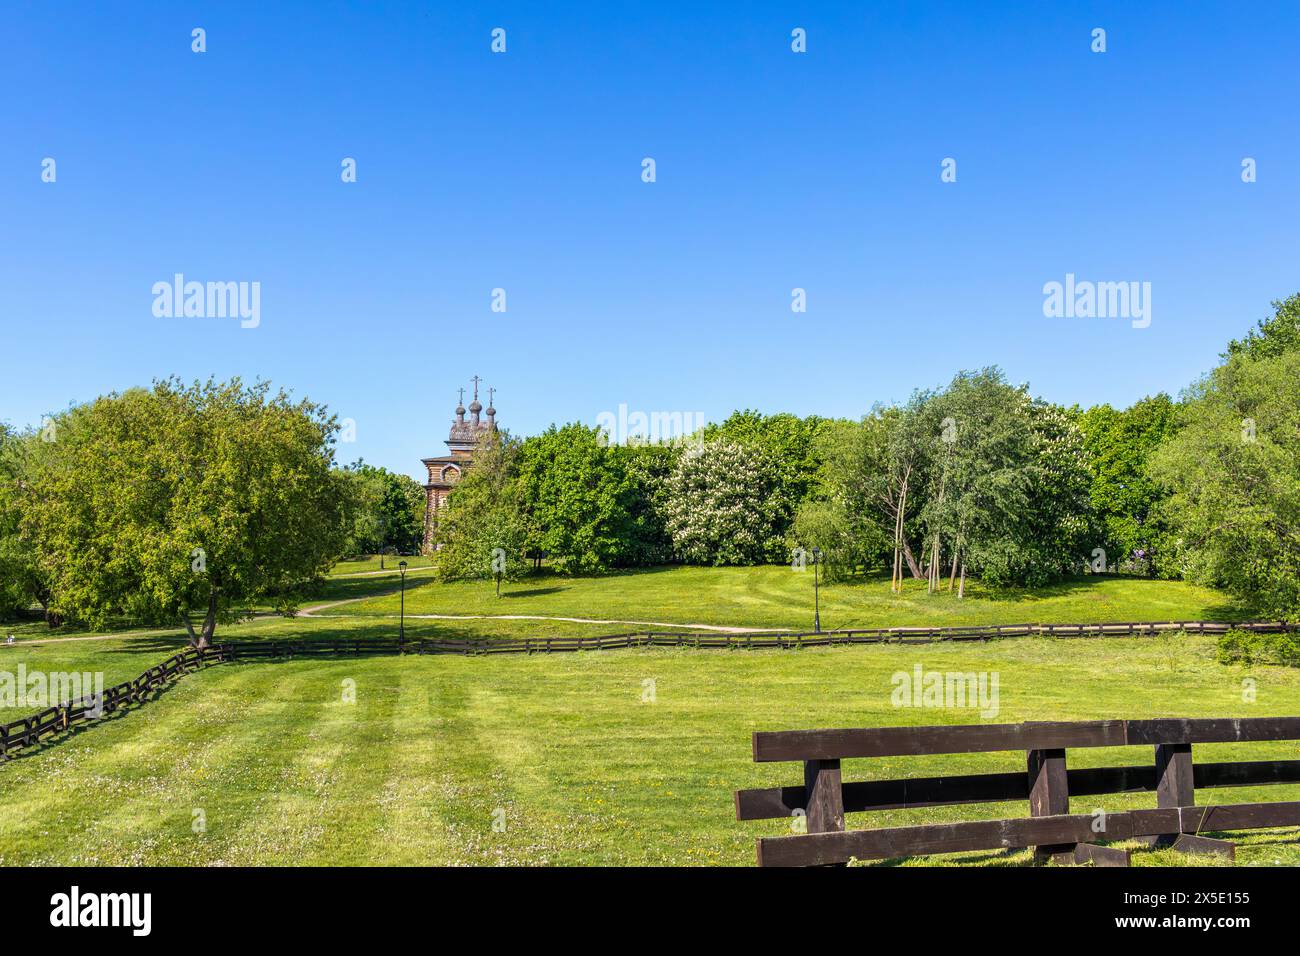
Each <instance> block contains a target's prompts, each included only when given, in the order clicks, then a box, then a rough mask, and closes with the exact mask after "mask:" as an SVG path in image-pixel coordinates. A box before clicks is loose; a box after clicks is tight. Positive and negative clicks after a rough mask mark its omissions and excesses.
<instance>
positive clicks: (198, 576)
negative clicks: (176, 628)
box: [19, 378, 352, 647]
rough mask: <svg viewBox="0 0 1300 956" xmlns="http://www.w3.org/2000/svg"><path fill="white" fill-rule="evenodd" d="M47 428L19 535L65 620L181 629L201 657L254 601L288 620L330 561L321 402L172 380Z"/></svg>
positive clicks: (339, 499) (334, 526) (333, 484)
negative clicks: (50, 434)
mask: <svg viewBox="0 0 1300 956" xmlns="http://www.w3.org/2000/svg"><path fill="white" fill-rule="evenodd" d="M55 426H56V430H55V435H56V437H55V440H53V441H49V442H43V443H41V444H40V446H39V447H40V449H41V453H40V454H38V455H33V456H31V457H30V459H29V462H28V465H27V469H26V473H25V486H24V488H23V491H22V496H21V502H20V505H19V506H20V508H21V511H22V517H21V519H20V527H21V530H22V533H23V534H24V536H26V537H28V538H29V539H30V540H31V541H32V542H33V544H34V547H35V550H36V553H37V561H38V564H39V567H40V570H41V573H42V574H43V575H45V576H46V578H47V580H48V582H49V588H50V593H51V599H50V606H51V608H52V609H53V610H54V611H56V612H57V613H59V614H62V615H64V616H66V617H67V618H68V619H70V620H74V621H77V622H79V623H84V624H87V625H89V626H95V627H102V626H105V625H106V624H107V623H108V622H109V621H110V620H111V619H113V618H114V617H118V616H123V617H127V618H129V619H131V620H133V621H139V622H142V623H157V624H164V623H176V622H180V623H183V624H184V625H185V627H186V629H187V631H188V632H189V635H190V640H191V642H192V643H193V644H194V645H195V646H198V647H206V646H207V645H208V644H209V643H210V642H211V640H212V636H213V633H214V631H215V629H216V625H217V624H218V623H226V622H230V621H234V620H237V619H239V618H240V617H243V616H246V614H247V613H248V612H247V611H246V610H245V609H246V608H247V606H248V605H249V604H251V603H253V602H255V601H258V600H261V599H264V598H268V597H269V598H274V599H275V600H276V601H277V603H278V606H279V609H280V610H281V611H282V612H283V613H286V614H288V613H292V612H293V610H294V597H293V595H294V594H295V592H296V591H297V589H299V588H300V587H301V586H303V585H304V584H306V583H308V582H310V581H312V580H315V579H317V578H318V577H319V576H320V575H321V574H323V573H324V572H325V571H326V570H327V569H328V568H329V566H330V565H331V564H332V563H333V562H334V561H335V560H336V559H337V558H338V556H339V553H340V550H341V548H342V544H343V540H344V535H345V532H346V526H347V524H348V523H349V522H350V520H351V517H352V516H351V513H350V511H351V504H352V503H351V499H350V495H349V493H348V487H347V484H346V482H345V480H344V479H343V478H342V476H341V475H340V474H339V473H338V472H336V471H335V470H334V469H333V468H332V465H333V436H334V433H335V432H336V431H337V429H338V426H337V423H336V421H335V419H334V418H333V417H332V416H329V415H328V414H327V413H326V411H325V409H324V408H323V407H322V406H319V405H315V404H313V403H311V402H309V401H306V400H302V401H298V402H293V401H291V400H290V399H289V397H288V396H287V395H286V394H285V393H284V392H283V391H281V392H278V393H274V394H273V393H271V391H270V386H269V385H268V384H267V383H265V382H259V383H257V384H255V385H252V386H246V385H244V383H243V382H242V381H241V380H240V379H238V378H236V379H232V380H231V381H229V382H225V383H218V382H214V381H211V380H210V381H208V382H207V383H205V384H201V383H197V382H196V383H195V384H193V385H190V386H185V385H183V384H182V383H181V382H179V381H178V380H176V379H168V380H166V381H160V382H155V383H154V386H153V388H152V389H151V390H144V389H131V390H129V391H126V392H123V393H121V394H116V393H115V394H112V395H108V396H105V397H102V398H99V399H96V400H95V401H93V402H91V403H89V404H86V405H81V406H77V407H74V408H72V409H71V410H69V411H68V412H66V413H63V414H62V415H59V416H58V417H57V418H56V419H55ZM195 615H198V617H199V622H198V629H197V630H196V628H195V622H194V620H193V618H194V616H195Z"/></svg>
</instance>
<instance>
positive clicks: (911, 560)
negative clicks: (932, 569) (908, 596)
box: [903, 536, 925, 581]
mask: <svg viewBox="0 0 1300 956" xmlns="http://www.w3.org/2000/svg"><path fill="white" fill-rule="evenodd" d="M903 560H905V561H906V562H907V569H908V570H909V571H911V572H912V577H913V578H915V579H916V580H918V581H919V580H921V578H923V577H925V569H924V568H922V567H921V565H919V564H917V562H916V557H915V555H913V554H912V545H911V543H910V542H909V541H908V540H907V537H906V536H904V537H903Z"/></svg>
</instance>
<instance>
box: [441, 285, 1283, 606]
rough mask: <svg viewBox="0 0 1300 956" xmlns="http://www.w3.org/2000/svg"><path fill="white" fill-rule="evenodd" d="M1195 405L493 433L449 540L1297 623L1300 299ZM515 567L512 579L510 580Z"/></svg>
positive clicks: (600, 566) (911, 404) (1005, 394)
mask: <svg viewBox="0 0 1300 956" xmlns="http://www.w3.org/2000/svg"><path fill="white" fill-rule="evenodd" d="M1273 307H1274V312H1273V314H1272V315H1271V316H1269V317H1268V318H1266V319H1265V320H1263V321H1261V322H1260V323H1259V324H1258V326H1257V327H1256V328H1255V329H1253V330H1252V331H1250V332H1249V333H1248V334H1247V335H1246V336H1245V337H1244V338H1243V339H1241V340H1239V341H1234V342H1231V343H1229V345H1228V348H1227V351H1226V352H1225V353H1224V356H1223V361H1222V364H1221V365H1220V366H1218V367H1217V368H1216V369H1214V370H1213V371H1212V372H1210V373H1209V374H1207V375H1206V376H1205V377H1204V378H1203V379H1202V380H1201V381H1199V382H1197V383H1194V384H1193V385H1192V386H1191V387H1189V388H1188V389H1187V390H1186V391H1185V392H1184V393H1183V395H1182V396H1180V398H1179V399H1178V400H1175V399H1173V398H1171V397H1170V396H1168V395H1165V394H1157V395H1154V396H1149V397H1147V398H1144V399H1142V400H1141V401H1138V402H1136V403H1135V404H1134V405H1132V406H1131V407H1129V408H1127V409H1116V408H1112V407H1111V406H1109V405H1099V406H1094V407H1091V408H1086V409H1085V408H1080V407H1078V406H1073V407H1068V408H1067V407H1062V406H1058V405H1054V404H1051V403H1049V402H1045V401H1043V400H1041V399H1037V398H1034V397H1033V396H1032V395H1031V394H1030V393H1029V391H1028V387H1027V386H1012V385H1011V384H1009V383H1008V382H1007V381H1006V378H1005V376H1004V375H1003V374H1002V373H1001V372H1000V371H999V370H998V369H996V368H989V369H981V370H977V371H971V372H962V373H960V374H958V375H957V376H956V377H954V378H953V379H952V381H951V382H949V383H948V384H947V385H945V386H942V387H940V388H937V389H932V390H923V391H918V392H916V393H914V394H913V395H912V397H911V398H910V399H909V401H907V402H906V403H903V404H900V405H890V406H879V407H876V408H873V409H872V410H871V412H870V413H869V414H867V415H866V416H864V417H863V418H862V419H861V420H858V421H850V420H837V419H825V418H820V417H816V416H813V417H808V418H799V417H797V416H794V415H789V414H777V415H763V414H760V413H758V412H754V411H740V412H736V413H734V414H733V415H731V417H729V418H728V419H727V420H726V421H724V422H722V423H721V424H716V425H709V426H707V427H706V428H704V429H702V430H701V431H700V432H698V433H696V434H695V435H692V436H687V437H686V439H685V440H683V441H680V442H674V443H667V444H660V445H647V444H639V443H637V442H635V441H633V442H630V443H628V444H623V445H617V444H610V443H609V442H608V441H607V440H606V436H604V435H603V434H602V433H601V432H600V431H599V430H598V429H596V428H591V427H588V426H585V425H581V424H568V425H564V426H552V427H551V428H549V429H548V430H547V431H546V432H544V433H543V434H541V435H538V436H535V437H530V438H526V439H522V440H520V439H517V438H514V437H512V436H510V435H508V434H499V435H496V436H490V437H489V438H488V439H486V443H487V444H486V446H485V447H484V448H483V449H481V450H480V457H479V458H478V459H477V460H476V462H475V465H474V467H473V468H471V469H470V470H469V471H468V472H467V474H466V476H465V478H463V479H462V481H461V483H460V485H459V486H458V487H457V488H456V489H455V490H454V491H453V492H452V494H451V496H450V499H449V502H448V508H447V510H446V511H445V512H444V515H443V517H442V519H441V520H440V523H439V527H438V529H437V541H438V543H439V546H440V548H441V551H440V556H439V560H438V562H437V566H438V573H439V574H440V575H441V576H442V577H443V578H444V579H457V578H473V577H486V576H489V575H490V574H491V573H492V567H493V565H492V563H491V560H492V556H493V555H501V554H504V555H505V559H504V560H505V571H504V573H505V574H507V575H518V574H521V573H523V572H524V571H526V570H527V569H528V568H530V567H537V566H538V565H540V563H541V562H542V561H546V562H548V563H549V564H550V565H551V566H552V567H554V568H555V569H556V570H559V571H562V572H572V573H590V572H599V571H605V570H611V569H617V568H629V567H643V566H648V565H655V564H663V563H667V562H685V563H691V564H713V565H722V564H758V563H773V562H785V561H790V560H791V556H792V553H797V552H796V549H803V551H804V552H805V553H807V552H809V551H811V549H812V548H814V547H815V548H817V549H819V551H820V552H821V554H822V555H823V560H824V561H825V570H826V572H827V574H828V576H829V577H830V578H831V579H839V580H845V579H851V578H854V577H858V576H863V575H867V574H874V573H877V572H880V571H882V570H888V571H889V572H890V573H891V574H892V578H893V581H894V587H895V588H900V587H902V585H903V582H904V581H905V580H907V579H909V578H911V579H916V580H923V581H925V582H927V587H928V588H929V589H930V590H931V591H937V590H944V589H950V590H954V591H956V592H957V593H958V594H963V593H964V582H965V579H966V578H967V576H968V575H973V576H975V577H978V578H979V579H980V580H981V581H983V582H984V583H985V584H989V585H993V586H1036V585H1041V584H1046V583H1049V582H1051V581H1055V580H1060V579H1061V578H1063V577H1065V576H1067V575H1071V574H1076V573H1081V572H1084V571H1093V572H1096V571H1112V572H1113V571H1119V572H1126V573H1133V574H1143V575H1154V576H1162V577H1187V578H1189V579H1192V580H1197V581H1201V582H1204V583H1209V584H1213V585H1217V586H1221V587H1225V588H1227V589H1228V590H1229V591H1231V592H1232V593H1234V594H1236V595H1238V596H1239V597H1241V598H1242V599H1243V600H1245V601H1247V602H1249V603H1251V604H1252V605H1254V606H1255V607H1256V608H1257V609H1258V610H1260V611H1261V612H1264V613H1273V614H1286V615H1291V616H1295V615H1297V614H1298V613H1300V587H1298V586H1297V583H1296V582H1297V580H1300V458H1298V457H1297V456H1298V454H1300V452H1298V450H1300V431H1298V429H1300V384H1298V383H1300V376H1298V375H1297V374H1296V373H1297V371H1298V369H1297V363H1298V362H1300V331H1297V328H1298V320H1300V295H1296V296H1292V297H1291V298H1289V299H1287V300H1285V301H1282V302H1275V303H1274V304H1273ZM499 563H500V562H498V564H499Z"/></svg>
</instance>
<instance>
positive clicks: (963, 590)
mask: <svg viewBox="0 0 1300 956" xmlns="http://www.w3.org/2000/svg"><path fill="white" fill-rule="evenodd" d="M957 597H958V598H959V599H964V598H965V597H966V555H964V554H963V555H962V556H961V585H960V586H959V587H958V589H957Z"/></svg>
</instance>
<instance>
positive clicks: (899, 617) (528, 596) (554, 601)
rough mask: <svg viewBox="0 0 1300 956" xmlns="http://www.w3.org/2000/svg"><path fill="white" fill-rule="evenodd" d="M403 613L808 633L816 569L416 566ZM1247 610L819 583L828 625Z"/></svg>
mask: <svg viewBox="0 0 1300 956" xmlns="http://www.w3.org/2000/svg"><path fill="white" fill-rule="evenodd" d="M371 583H373V579H372V582H371ZM337 613H339V614H348V615H375V616H383V615H396V614H397V613H398V599H397V596H396V595H393V594H389V595H387V596H384V597H375V598H372V599H370V600H367V601H362V602H358V603H355V604H348V605H347V606H345V607H340V608H338V609H337ZM406 613H407V614H408V615H413V614H416V615H418V614H460V615H472V614H483V615H515V614H533V615H550V616H563V617H578V618H588V619H590V618H601V619H617V620H631V621H658V622H665V623H682V624H690V623H696V624H713V625H726V626H738V627H783V628H793V629H798V630H811V629H812V617H813V577H812V572H811V571H806V572H803V573H799V572H795V571H793V570H791V569H790V568H788V567H784V566H777V567H757V568H687V567H677V568H664V569H659V570H651V571H631V572H627V573H625V574H611V575H605V576H601V577H587V578H570V577H564V576H561V575H555V574H549V573H543V574H541V575H537V576H533V577H529V578H527V579H525V580H523V581H519V582H512V583H508V584H505V585H504V586H503V588H502V595H501V597H500V598H498V597H496V593H495V585H494V584H493V582H490V581H482V582H469V583H457V584H439V583H438V582H436V581H434V580H432V579H430V578H428V577H425V578H421V579H415V580H413V579H412V578H411V577H410V575H409V574H408V576H407V590H406ZM1248 616H1249V615H1247V614H1245V613H1244V612H1243V611H1242V610H1241V609H1240V608H1238V607H1237V606H1235V605H1234V604H1233V603H1232V602H1231V600H1230V599H1229V598H1228V597H1227V596H1225V595H1224V594H1222V593H1221V592H1218V591H1215V590H1213V589H1211V588H1204V587H1198V586H1196V585H1193V584H1187V583H1185V582H1182V581H1155V580H1150V579H1146V578H1129V577H1121V576H1118V575H1097V576H1088V577H1079V578H1077V579H1074V580H1071V581H1067V582H1065V583H1062V584H1057V585H1053V586H1051V587H1046V588H1038V589H1035V590H1032V591H1029V590H1026V591H999V592H993V591H990V590H988V589H986V588H984V587H982V586H980V585H979V584H978V583H971V582H969V581H968V582H967V594H966V597H965V599H962V600H959V599H958V598H957V596H956V595H955V594H954V593H951V592H947V591H945V592H943V593H940V594H933V595H932V594H927V593H926V588H925V583H924V582H922V581H909V582H908V583H907V587H906V589H905V590H904V592H903V593H902V594H897V595H895V594H892V593H890V590H889V581H888V579H886V578H884V577H881V576H878V577H874V578H871V579H869V580H867V581H865V582H860V583H852V584H838V585H834V586H830V587H823V588H822V589H821V622H822V627H823V628H846V627H875V626H880V627H892V626H900V625H914V626H947V625H959V624H1022V623H1044V624H1048V623H1050V624H1077V623H1098V622H1103V621H1171V620H1232V619H1240V618H1242V617H1248Z"/></svg>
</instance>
